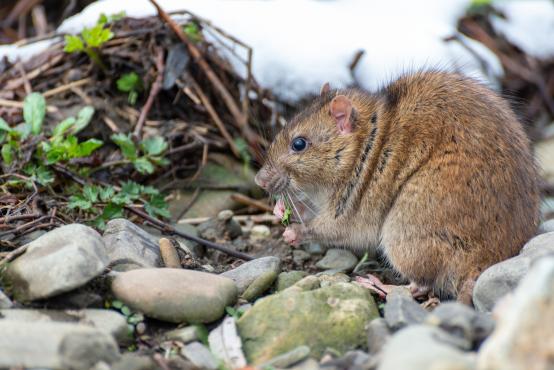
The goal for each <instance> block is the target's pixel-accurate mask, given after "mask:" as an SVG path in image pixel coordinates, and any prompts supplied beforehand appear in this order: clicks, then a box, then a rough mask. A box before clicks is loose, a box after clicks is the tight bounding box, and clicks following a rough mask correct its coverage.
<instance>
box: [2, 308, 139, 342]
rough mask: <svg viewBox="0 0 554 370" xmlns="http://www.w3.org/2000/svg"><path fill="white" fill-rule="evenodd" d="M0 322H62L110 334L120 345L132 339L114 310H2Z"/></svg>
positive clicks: (125, 321) (125, 322) (124, 321)
mask: <svg viewBox="0 0 554 370" xmlns="http://www.w3.org/2000/svg"><path fill="white" fill-rule="evenodd" d="M0 318H1V319H0V322H2V321H19V322H60V323H74V324H81V325H84V326H90V327H92V328H95V329H98V330H100V331H102V332H104V333H106V334H110V335H112V336H113V337H114V339H115V340H116V341H117V342H118V343H127V342H129V340H130V339H132V335H131V334H132V333H131V332H130V331H129V326H128V325H127V319H125V317H124V316H123V315H121V314H119V313H117V312H115V311H113V310H102V309H87V310H66V311H62V310H59V311H58V310H41V309H7V310H0Z"/></svg>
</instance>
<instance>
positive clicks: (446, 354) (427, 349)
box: [378, 325, 475, 370]
mask: <svg viewBox="0 0 554 370" xmlns="http://www.w3.org/2000/svg"><path fill="white" fill-rule="evenodd" d="M445 336H448V334H447V333H445V332H443V331H442V330H440V329H438V328H436V327H432V326H426V325H412V326H408V327H406V328H404V329H402V330H400V331H398V332H397V333H396V334H394V335H393V336H392V337H391V338H390V340H389V341H388V343H387V344H386V345H385V347H384V348H383V352H382V360H381V363H380V364H379V367H378V370H400V369H410V370H429V369H440V370H473V369H474V368H475V358H474V356H473V355H471V354H466V353H464V352H462V351H461V350H459V349H458V348H455V347H452V346H451V345H450V344H449V340H448V339H447V340H446V341H444V340H443V339H445Z"/></svg>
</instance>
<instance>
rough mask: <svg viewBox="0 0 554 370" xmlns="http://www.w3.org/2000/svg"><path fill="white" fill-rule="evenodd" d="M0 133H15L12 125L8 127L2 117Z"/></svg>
mask: <svg viewBox="0 0 554 370" xmlns="http://www.w3.org/2000/svg"><path fill="white" fill-rule="evenodd" d="M0 131H6V132H8V133H10V132H12V131H13V129H12V128H11V127H10V125H8V122H6V121H4V119H3V118H2V117H0Z"/></svg>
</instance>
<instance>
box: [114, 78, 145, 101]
mask: <svg viewBox="0 0 554 370" xmlns="http://www.w3.org/2000/svg"><path fill="white" fill-rule="evenodd" d="M116 83H117V89H118V90H119V91H121V92H126V93H129V96H128V98H127V100H128V101H129V104H131V105H135V103H136V102H137V98H138V93H139V92H140V91H141V90H142V80H141V79H140V77H139V75H138V74H136V73H135V72H129V73H125V74H124V75H123V76H121V77H120V78H119V79H118V80H117V82H116Z"/></svg>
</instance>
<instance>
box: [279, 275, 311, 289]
mask: <svg viewBox="0 0 554 370" xmlns="http://www.w3.org/2000/svg"><path fill="white" fill-rule="evenodd" d="M307 275H308V273H307V272H306V271H287V272H281V273H280V274H279V276H277V291H281V290H283V289H286V288H288V287H290V286H292V285H294V284H295V283H296V282H297V281H300V280H302V278H304V277H305V276H307Z"/></svg>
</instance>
